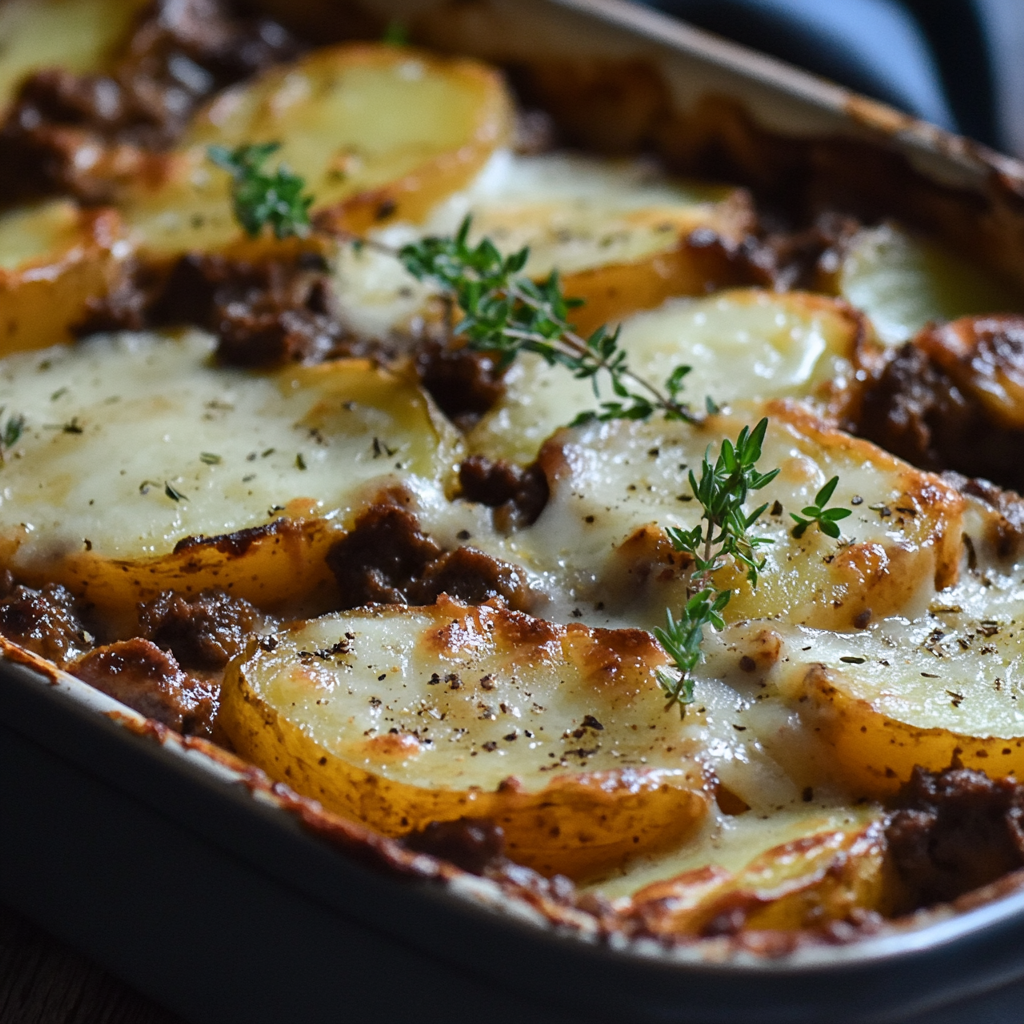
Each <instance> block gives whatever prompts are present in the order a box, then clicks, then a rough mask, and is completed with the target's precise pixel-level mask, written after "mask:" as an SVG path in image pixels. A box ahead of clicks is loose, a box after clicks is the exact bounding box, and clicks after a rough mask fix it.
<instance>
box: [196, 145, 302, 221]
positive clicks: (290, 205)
mask: <svg viewBox="0 0 1024 1024" xmlns="http://www.w3.org/2000/svg"><path fill="white" fill-rule="evenodd" d="M280 148H281V144H280V143H279V142H261V143H256V144H254V145H247V146H237V147H236V148H235V149H227V148H226V147H224V146H209V147H208V148H207V150H206V154H207V156H208V157H209V158H210V160H212V161H213V162H214V163H215V164H216V165H217V166H218V167H223V168H224V170H226V171H228V172H229V173H230V174H231V177H232V179H233V180H232V183H231V202H232V206H233V208H234V213H235V219H236V220H237V221H238V223H239V224H241V225H242V227H243V228H244V229H245V232H246V234H248V235H249V236H250V237H252V238H255V237H257V236H258V235H259V234H260V233H261V232H262V231H263V229H264V227H266V226H267V225H268V224H269V225H270V227H271V229H272V230H273V232H274V237H275V238H288V237H289V236H292V235H295V236H297V237H299V238H302V237H305V235H307V234H308V233H309V208H310V206H311V205H312V203H313V197H312V196H311V195H306V194H304V193H303V189H304V188H305V187H306V182H305V179H303V178H300V177H299V176H298V175H297V174H293V173H292V172H291V171H290V170H288V168H287V167H286V166H285V165H284V164H279V165H278V167H277V170H275V171H274V172H273V173H272V174H271V173H268V172H266V171H264V170H263V165H264V164H265V163H266V162H267V158H268V157H269V156H270V155H271V154H272V153H275V152H277V150H278V149H280Z"/></svg>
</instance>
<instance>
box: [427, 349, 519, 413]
mask: <svg viewBox="0 0 1024 1024" xmlns="http://www.w3.org/2000/svg"><path fill="white" fill-rule="evenodd" d="M416 366H417V369H418V371H419V376H420V383H421V384H422V385H423V387H424V389H425V390H426V391H429V392H430V396H431V397H432V398H433V399H434V401H435V402H437V405H438V408H440V410H441V411H442V412H443V413H444V414H445V415H446V416H447V417H448V418H449V419H450V420H452V421H453V422H454V423H457V424H459V425H461V426H464V427H469V426H472V424H473V423H475V422H476V421H477V420H478V419H479V418H480V417H481V416H482V415H483V414H484V413H485V412H487V411H488V410H489V409H491V408H493V406H494V404H495V403H496V402H497V401H498V399H499V398H501V396H502V395H503V394H504V392H505V385H504V384H503V383H502V371H501V370H499V369H498V363H497V360H496V359H495V358H494V357H492V356H489V355H487V354H485V353H483V352H472V351H470V350H469V349H468V348H449V347H446V346H445V345H442V344H441V343H440V342H437V341H427V342H424V343H423V344H422V345H421V346H420V351H419V353H418V354H417V359H416Z"/></svg>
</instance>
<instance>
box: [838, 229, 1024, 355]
mask: <svg viewBox="0 0 1024 1024" xmlns="http://www.w3.org/2000/svg"><path fill="white" fill-rule="evenodd" d="M833 287H834V288H835V289H836V291H837V293H838V294H839V295H841V296H843V298H845V299H847V300H848V301H849V302H851V303H852V304H853V305H854V306H856V307H857V308H858V309H861V310H863V311H864V312H865V313H866V314H867V315H868V317H869V318H870V319H871V321H872V323H873V324H874V325H875V330H876V331H877V332H878V336H879V338H880V339H881V341H882V342H884V343H885V344H887V345H897V344H900V343H901V342H904V341H907V340H909V339H910V338H912V337H913V336H914V335H915V334H917V332H918V331H919V330H920V329H921V328H922V327H924V326H925V324H927V323H929V322H931V321H933V320H955V319H957V318H958V317H961V316H966V315H967V314H969V313H1010V312H1019V311H1022V310H1024V295H1021V294H1020V293H1019V292H1017V291H1014V290H1012V289H1011V288H1009V287H1006V286H1003V285H1001V284H1000V283H999V282H998V281H996V280H993V277H992V275H991V274H990V273H985V272H983V271H982V270H980V269H979V268H978V267H977V266H974V265H972V264H970V263H968V262H967V261H965V260H962V259H959V258H958V257H957V256H955V255H954V254H953V253H951V252H948V251H947V250H945V249H944V248H943V247H942V246H940V245H938V244H937V243H935V242H930V241H927V240H926V239H923V238H919V237H917V236H915V235H912V234H910V233H909V232H907V231H905V230H903V229H902V228H900V227H898V226H896V225H894V224H885V225H882V226H881V227H877V228H866V229H864V230H862V231H859V232H858V233H857V234H856V235H855V236H854V238H853V240H852V241H851V242H850V244H849V247H848V249H847V250H846V252H845V255H844V256H843V259H842V262H841V264H840V267H839V270H838V272H837V274H836V278H835V281H834V282H833Z"/></svg>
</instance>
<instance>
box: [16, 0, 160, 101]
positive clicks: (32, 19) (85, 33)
mask: <svg viewBox="0 0 1024 1024" xmlns="http://www.w3.org/2000/svg"><path fill="white" fill-rule="evenodd" d="M144 4H145V0H6V2H5V3H3V4H0V39H2V40H3V59H2V60H0V118H2V116H3V113H4V108H5V107H6V106H7V105H8V103H10V101H11V100H12V99H13V97H14V94H15V93H16V91H17V89H18V86H19V85H20V84H21V81H22V79H23V78H24V77H25V76H26V75H28V74H30V73H31V72H33V71H36V70H38V69H39V68H56V67H60V68H64V69H66V70H68V71H73V72H79V73H86V72H90V71H93V72H102V71H106V70H107V68H108V67H109V65H110V62H111V61H112V60H113V59H114V58H115V56H117V54H118V51H119V50H121V49H123V47H124V44H125V43H126V42H127V39H128V33H129V30H130V29H131V26H132V22H133V21H134V20H135V18H136V16H137V15H138V13H139V12H140V11H141V10H142V8H143V6H144Z"/></svg>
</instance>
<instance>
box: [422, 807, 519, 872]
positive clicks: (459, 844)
mask: <svg viewBox="0 0 1024 1024" xmlns="http://www.w3.org/2000/svg"><path fill="white" fill-rule="evenodd" d="M402 844H403V845H404V846H406V847H408V849H410V850H415V851H416V852H417V853H429V854H430V855H431V856H433V857H440V858H441V859H442V860H447V861H450V862H451V863H452V864H454V865H455V866H456V867H460V868H462V870H463V871H469V872H470V873H471V874H474V875H482V874H483V873H484V872H485V871H486V870H487V869H488V868H491V867H497V866H499V865H502V864H504V863H505V832H504V830H503V829H502V827H501V826H500V825H496V824H495V823H494V822H493V821H492V820H491V819H490V818H458V819H457V820H456V821H432V822H430V824H429V825H427V826H426V827H425V828H422V829H420V830H419V831H417V832H410V833H409V834H408V835H406V836H403V837H402Z"/></svg>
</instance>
